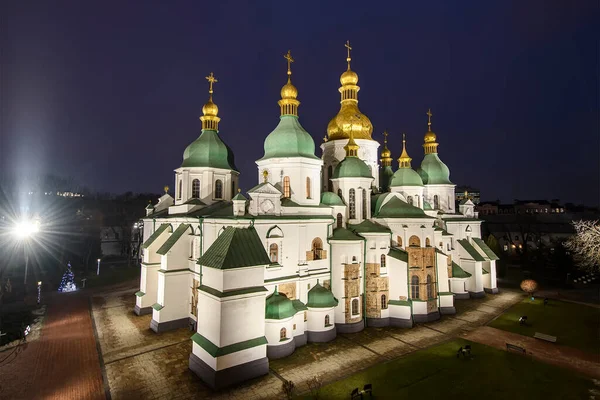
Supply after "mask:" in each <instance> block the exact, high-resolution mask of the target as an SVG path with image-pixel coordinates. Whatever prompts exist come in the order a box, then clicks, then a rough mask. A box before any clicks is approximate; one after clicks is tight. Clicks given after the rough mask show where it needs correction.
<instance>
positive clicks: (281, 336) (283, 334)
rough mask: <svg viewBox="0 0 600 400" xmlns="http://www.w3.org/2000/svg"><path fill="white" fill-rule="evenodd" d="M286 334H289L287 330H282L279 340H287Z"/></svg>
mask: <svg viewBox="0 0 600 400" xmlns="http://www.w3.org/2000/svg"><path fill="white" fill-rule="evenodd" d="M286 333H287V331H286V330H285V328H281V330H280V331H279V340H285V339H287V338H286V337H285V334H286Z"/></svg>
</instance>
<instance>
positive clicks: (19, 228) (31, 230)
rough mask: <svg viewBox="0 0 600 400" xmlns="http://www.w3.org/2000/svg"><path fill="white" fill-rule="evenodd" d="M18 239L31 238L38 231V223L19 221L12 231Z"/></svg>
mask: <svg viewBox="0 0 600 400" xmlns="http://www.w3.org/2000/svg"><path fill="white" fill-rule="evenodd" d="M13 231H14V233H15V234H16V235H17V237H18V238H19V239H25V238H28V237H31V236H33V235H35V234H36V233H38V232H39V231H40V223H39V221H21V222H19V223H17V224H16V225H15V227H14V229H13Z"/></svg>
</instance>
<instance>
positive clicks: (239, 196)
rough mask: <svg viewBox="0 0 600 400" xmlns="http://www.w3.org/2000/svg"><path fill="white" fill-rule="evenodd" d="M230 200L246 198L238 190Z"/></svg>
mask: <svg viewBox="0 0 600 400" xmlns="http://www.w3.org/2000/svg"><path fill="white" fill-rule="evenodd" d="M231 200H248V199H247V198H246V197H245V196H244V195H243V194H242V193H241V192H238V193H237V194H236V195H235V196H234V197H233V199H231Z"/></svg>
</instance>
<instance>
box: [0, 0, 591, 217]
mask: <svg viewBox="0 0 600 400" xmlns="http://www.w3.org/2000/svg"><path fill="white" fill-rule="evenodd" d="M255 3H256V4H259V6H258V7H257V6H256V5H255ZM598 21H600V12H599V10H598V2H597V1H595V0H591V1H584V0H577V1H570V2H569V1H533V0H527V1H522V0H521V1H460V2H457V1H424V2H416V1H413V2H404V1H395V2H389V3H383V2H377V1H369V2H367V1H361V2H351V1H344V2H334V1H326V2H325V1H323V2H322V1H302V2H301V1H298V2H290V1H275V2H272V3H271V2H267V1H248V2H229V1H212V2H203V1H189V2H187V1H186V2H184V1H173V2H167V1H163V2H150V1H80V2H76V1H45V0H44V1H27V0H23V1H18V0H7V1H2V2H0V46H1V47H0V50H1V53H0V62H1V69H0V74H1V75H0V101H1V103H0V117H1V118H0V167H1V168H2V172H4V173H9V172H15V171H18V172H28V173H29V172H31V173H39V172H49V173H54V174H57V175H62V176H66V177H73V178H74V179H75V180H76V181H78V182H80V183H81V184H84V185H86V186H88V187H90V188H91V189H92V190H97V191H110V192H116V193H118V192H125V191H135V192H160V191H161V190H162V187H163V186H164V185H165V184H168V185H170V186H171V187H173V181H174V174H173V170H174V169H175V168H177V167H179V165H180V164H181V160H182V155H183V150H184V149H185V147H186V146H187V145H188V144H189V143H190V142H192V141H193V140H194V139H196V138H197V136H198V135H199V133H200V121H199V120H198V117H199V116H200V115H201V108H202V105H203V104H204V103H205V102H206V100H207V96H208V95H207V91H208V87H207V83H206V80H205V79H204V77H205V76H207V75H208V74H209V73H210V72H211V71H212V72H214V74H215V76H216V77H217V79H218V80H219V82H218V83H217V84H216V85H215V96H214V100H215V103H216V104H218V106H219V110H220V111H219V116H220V117H221V118H222V120H221V123H220V126H219V127H220V135H221V137H222V138H223V140H224V141H225V142H226V143H228V144H229V145H230V146H231V148H232V149H233V151H234V153H235V157H236V163H237V166H238V168H239V169H240V171H241V172H242V175H241V187H242V188H243V189H244V190H247V189H249V188H250V187H252V186H253V185H255V184H256V183H257V173H256V164H255V163H254V161H255V160H257V159H259V158H261V157H262V155H263V141H264V139H265V137H266V136H267V135H268V134H269V133H270V132H271V131H272V130H273V129H274V128H275V126H276V125H277V123H278V117H279V107H278V105H277V100H279V98H280V97H279V91H280V88H281V86H282V85H283V84H284V83H285V81H286V61H285V60H284V58H283V55H284V54H285V53H286V52H287V50H288V49H291V50H292V56H293V57H294V58H295V60H296V62H295V63H294V64H293V67H292V70H293V82H294V84H295V85H296V86H297V88H298V91H299V96H298V99H299V100H300V101H301V105H300V109H299V114H300V121H301V123H302V125H303V126H304V128H305V129H306V130H307V131H308V132H309V133H311V134H312V136H313V138H314V139H315V142H316V144H317V155H319V156H320V149H319V148H318V146H319V144H320V143H321V142H322V138H323V136H324V135H325V133H326V127H327V123H328V122H329V120H330V119H331V118H332V117H333V116H335V114H336V113H337V111H338V110H339V93H338V91H337V89H338V87H339V86H340V84H339V76H340V74H341V73H342V72H343V71H344V70H345V68H346V61H345V58H346V49H345V48H344V43H345V42H346V40H350V42H351V45H352V47H353V49H354V50H353V52H352V58H353V61H352V69H353V70H354V71H356V72H357V73H358V75H359V78H360V80H359V83H358V84H359V86H360V87H361V91H360V93H359V100H360V102H359V107H360V109H361V110H362V112H363V113H365V114H366V115H367V116H368V117H369V118H370V119H371V121H372V122H373V125H374V132H373V138H374V139H377V140H380V142H382V141H383V140H382V139H383V138H382V136H381V132H383V130H384V129H388V131H389V132H390V146H389V147H390V149H391V150H392V156H393V157H394V160H395V159H397V157H398V156H399V154H400V151H401V133H402V132H406V134H407V140H408V152H409V155H410V156H411V157H412V158H413V164H412V165H413V168H415V169H416V168H417V167H418V166H419V164H420V162H421V160H422V158H423V149H422V147H421V145H422V142H423V134H424V133H425V131H426V128H427V116H426V115H425V113H426V111H427V109H428V108H429V107H430V108H431V109H432V112H433V114H434V115H433V131H434V132H436V134H437V136H438V142H439V143H440V146H439V148H438V150H439V154H440V158H441V159H442V160H443V161H444V162H445V163H446V164H447V165H448V166H449V168H450V172H451V174H450V179H451V180H452V181H453V182H455V183H457V184H459V185H460V184H467V185H471V186H475V187H478V188H480V189H481V195H482V198H483V199H486V200H495V199H500V200H502V201H506V202H512V200H513V199H515V198H519V199H524V198H529V199H532V198H535V199H553V198H559V199H561V200H562V201H564V202H567V201H569V202H575V203H585V204H588V205H597V204H598V203H599V197H600V195H599V190H600V189H599V188H600V178H599V174H600V164H599V152H600V143H599V140H600V139H599V138H600V127H599V117H600V115H599V101H598V91H599V72H598V71H599V57H598V51H599V45H598V43H599V42H598V41H599V28H598ZM396 168H397V163H396V161H394V169H396Z"/></svg>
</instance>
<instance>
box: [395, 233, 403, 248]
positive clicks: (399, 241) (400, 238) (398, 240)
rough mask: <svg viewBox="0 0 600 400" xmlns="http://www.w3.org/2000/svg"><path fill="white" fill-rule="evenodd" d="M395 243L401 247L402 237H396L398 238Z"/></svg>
mask: <svg viewBox="0 0 600 400" xmlns="http://www.w3.org/2000/svg"><path fill="white" fill-rule="evenodd" d="M396 241H397V242H398V247H402V237H401V236H398V237H397V238H396Z"/></svg>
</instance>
